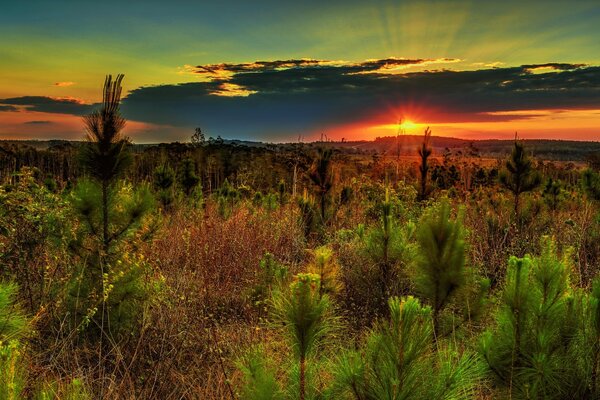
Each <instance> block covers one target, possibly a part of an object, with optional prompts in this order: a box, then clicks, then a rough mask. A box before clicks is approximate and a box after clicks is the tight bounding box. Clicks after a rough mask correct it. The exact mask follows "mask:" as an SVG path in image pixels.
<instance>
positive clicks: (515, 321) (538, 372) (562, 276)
mask: <svg viewBox="0 0 600 400" xmlns="http://www.w3.org/2000/svg"><path fill="white" fill-rule="evenodd" d="M569 270H570V265H569V261H568V257H567V256H566V257H563V258H562V259H561V258H560V257H559V256H558V254H557V251H556V245H555V244H554V242H553V241H551V240H548V239H545V242H544V243H543V251H542V254H541V255H540V256H539V257H536V258H534V259H532V258H531V257H529V256H526V257H525V258H516V257H512V258H511V259H510V260H509V265H508V274H507V278H506V283H505V286H504V288H503V292H502V294H501V297H500V300H501V303H500V308H499V310H498V311H497V314H496V327H494V328H492V329H489V330H488V331H487V332H486V333H485V334H484V335H483V337H482V339H481V352H482V354H483V356H484V358H485V360H486V361H487V363H488V365H489V368H490V370H491V371H492V372H493V373H494V375H495V376H496V377H497V378H498V380H499V382H501V383H502V384H503V385H504V387H505V388H506V390H507V391H508V392H509V396H511V397H512V398H525V399H569V398H579V397H578V396H575V397H571V396H573V394H574V393H575V391H576V390H577V389H576V386H578V385H579V384H580V383H581V382H579V383H575V382H576V381H578V379H573V377H574V376H576V371H575V369H576V363H573V362H569V359H570V356H569V354H570V353H571V352H572V344H573V339H574V338H575V337H576V333H577V332H576V330H577V325H578V322H577V321H578V319H579V317H578V316H577V315H578V313H577V312H576V309H575V308H574V302H573V297H572V293H571V290H570V287H569Z"/></svg>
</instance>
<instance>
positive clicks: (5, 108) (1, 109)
mask: <svg viewBox="0 0 600 400" xmlns="http://www.w3.org/2000/svg"><path fill="white" fill-rule="evenodd" d="M4 111H19V109H18V108H17V107H15V106H9V105H4V104H0V112H4Z"/></svg>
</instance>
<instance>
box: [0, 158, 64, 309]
mask: <svg viewBox="0 0 600 400" xmlns="http://www.w3.org/2000/svg"><path fill="white" fill-rule="evenodd" d="M18 178H19V181H18V183H17V185H16V186H14V187H12V188H11V189H10V190H8V188H6V187H0V276H1V277H2V278H3V279H6V280H12V281H15V282H16V283H17V284H18V285H19V287H20V288H21V291H22V293H23V294H25V297H26V301H25V302H24V303H23V305H24V306H26V307H27V308H28V310H29V311H30V312H31V313H35V312H37V311H38V308H39V307H40V306H41V305H42V304H45V303H49V302H53V300H54V298H53V295H54V289H56V285H55V284H58V282H56V281H54V280H53V279H52V278H53V273H54V272H55V271H54V268H51V265H49V263H48V262H47V261H44V262H43V263H40V257H39V256H40V255H42V254H43V255H47V256H48V257H53V256H56V254H61V253H62V251H63V250H64V247H63V243H64V241H66V239H68V238H69V237H70V236H71V234H72V231H71V228H70V223H69V222H68V217H69V213H68V212H67V211H68V207H67V205H68V204H67V203H66V202H65V201H64V200H63V199H62V198H61V197H59V196H58V195H56V194H53V193H50V192H49V191H48V190H47V189H46V188H45V187H44V186H40V185H38V184H37V183H36V182H35V180H34V178H33V171H32V170H31V169H29V168H23V169H22V170H21V172H20V173H19V174H18ZM52 267H53V266H52Z"/></svg>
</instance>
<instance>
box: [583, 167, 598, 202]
mask: <svg viewBox="0 0 600 400" xmlns="http://www.w3.org/2000/svg"><path fill="white" fill-rule="evenodd" d="M581 182H582V185H583V189H584V190H585V193H586V194H587V195H588V197H589V198H590V200H596V201H600V173H598V172H594V171H593V170H591V169H586V170H585V171H583V175H582V176H581Z"/></svg>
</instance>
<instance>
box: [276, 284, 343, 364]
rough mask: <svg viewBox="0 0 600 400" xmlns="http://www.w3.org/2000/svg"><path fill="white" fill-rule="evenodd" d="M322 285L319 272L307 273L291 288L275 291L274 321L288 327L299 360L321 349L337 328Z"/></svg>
mask: <svg viewBox="0 0 600 400" xmlns="http://www.w3.org/2000/svg"><path fill="white" fill-rule="evenodd" d="M320 287H321V284H320V280H319V276H318V275H316V274H310V273H303V274H298V275H296V277H295V278H294V281H293V282H292V283H291V284H290V289H289V290H287V291H277V292H275V293H273V299H272V304H271V306H272V310H273V312H272V318H273V321H274V322H275V323H276V324H279V325H281V326H282V327H283V328H284V329H285V331H286V337H287V338H288V340H289V342H290V345H291V347H292V349H293V350H294V354H295V355H296V357H297V358H298V359H304V358H306V357H307V356H308V355H309V354H310V353H311V352H315V351H317V349H318V348H319V346H320V345H321V344H322V343H323V340H324V339H325V338H326V336H327V335H328V334H329V333H330V332H331V330H332V328H333V324H332V322H333V317H332V315H331V303H330V301H329V296H327V295H326V294H324V295H320V293H319V292H320Z"/></svg>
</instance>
